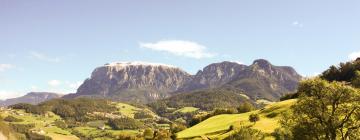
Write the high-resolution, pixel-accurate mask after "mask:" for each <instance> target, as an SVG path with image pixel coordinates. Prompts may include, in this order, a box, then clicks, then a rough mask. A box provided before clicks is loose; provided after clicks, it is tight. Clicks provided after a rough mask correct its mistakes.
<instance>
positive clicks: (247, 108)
mask: <svg viewBox="0 0 360 140" xmlns="http://www.w3.org/2000/svg"><path fill="white" fill-rule="evenodd" d="M254 109H255V107H254V106H253V105H252V104H250V103H249V102H245V103H242V104H240V106H239V107H238V108H237V110H238V113H246V112H250V111H252V110H254Z"/></svg>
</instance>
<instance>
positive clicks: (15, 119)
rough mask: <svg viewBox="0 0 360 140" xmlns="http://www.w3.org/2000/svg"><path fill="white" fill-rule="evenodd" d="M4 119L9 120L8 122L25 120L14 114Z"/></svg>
mask: <svg viewBox="0 0 360 140" xmlns="http://www.w3.org/2000/svg"><path fill="white" fill-rule="evenodd" d="M4 121H7V122H22V121H24V120H22V119H18V118H15V117H14V116H7V117H6V118H5V119H4Z"/></svg>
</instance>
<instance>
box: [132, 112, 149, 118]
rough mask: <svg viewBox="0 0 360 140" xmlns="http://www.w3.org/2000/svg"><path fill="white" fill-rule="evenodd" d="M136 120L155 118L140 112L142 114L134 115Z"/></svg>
mask: <svg viewBox="0 0 360 140" xmlns="http://www.w3.org/2000/svg"><path fill="white" fill-rule="evenodd" d="M134 118H135V119H148V118H153V116H152V115H151V114H149V113H146V112H144V111H140V112H136V113H135V114H134Z"/></svg>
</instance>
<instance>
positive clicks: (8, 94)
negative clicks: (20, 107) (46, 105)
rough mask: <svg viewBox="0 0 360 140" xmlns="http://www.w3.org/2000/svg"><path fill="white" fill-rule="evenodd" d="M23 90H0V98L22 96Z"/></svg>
mask: <svg viewBox="0 0 360 140" xmlns="http://www.w3.org/2000/svg"><path fill="white" fill-rule="evenodd" d="M23 95H24V92H18V91H8V90H0V99H1V100H4V99H9V98H16V97H20V96H23Z"/></svg>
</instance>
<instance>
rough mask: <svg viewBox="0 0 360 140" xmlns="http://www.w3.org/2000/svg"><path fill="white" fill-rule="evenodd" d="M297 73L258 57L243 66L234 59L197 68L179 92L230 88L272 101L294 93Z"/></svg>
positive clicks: (297, 80) (297, 78) (255, 97)
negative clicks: (189, 80) (195, 72)
mask: <svg viewBox="0 0 360 140" xmlns="http://www.w3.org/2000/svg"><path fill="white" fill-rule="evenodd" d="M300 80H301V76H300V75H299V74H297V72H296V71H295V70H294V69H293V68H291V67H287V66H274V65H272V64H271V63H270V62H268V61H267V60H264V59H258V60H255V61H254V62H253V64H252V65H249V66H246V65H243V64H239V63H236V62H227V61H225V62H221V63H214V64H210V65H209V66H207V67H205V68H204V69H203V70H202V71H199V72H198V73H197V74H196V75H195V76H194V78H193V80H192V81H191V82H189V83H188V84H186V85H185V86H184V87H183V88H182V89H181V90H180V91H181V92H189V91H192V90H196V89H208V88H219V87H233V88H236V89H240V90H242V91H244V93H245V94H246V95H247V96H249V97H252V98H253V99H254V100H256V99H266V100H271V101H275V100H277V99H279V98H280V97H281V96H283V95H284V94H287V93H291V92H294V91H295V90H296V88H297V85H298V82H299V81H300Z"/></svg>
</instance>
